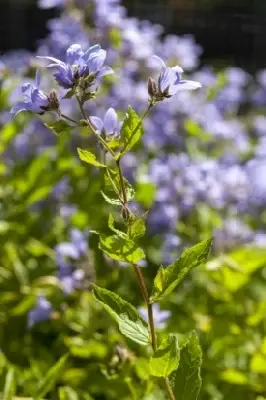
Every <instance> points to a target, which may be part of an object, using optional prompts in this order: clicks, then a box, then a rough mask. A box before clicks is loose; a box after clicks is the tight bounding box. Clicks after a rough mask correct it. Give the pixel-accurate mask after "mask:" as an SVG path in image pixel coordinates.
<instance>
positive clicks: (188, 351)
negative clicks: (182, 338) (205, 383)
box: [170, 331, 202, 400]
mask: <svg viewBox="0 0 266 400" xmlns="http://www.w3.org/2000/svg"><path fill="white" fill-rule="evenodd" d="M201 364H202V351H201V348H200V345H199V341H198V337H197V335H196V332H194V331H193V332H191V333H190V335H189V336H188V340H187V342H186V344H185V345H184V347H183V348H182V350H181V352H180V361H179V367H178V369H177V370H176V371H175V372H173V374H172V375H171V378H170V380H171V384H172V390H173V393H174V395H175V396H176V398H177V399H180V400H197V398H198V395H199V392H200V387H201V382H202V379H201V376H200V368H201Z"/></svg>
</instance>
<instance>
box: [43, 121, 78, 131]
mask: <svg viewBox="0 0 266 400" xmlns="http://www.w3.org/2000/svg"><path fill="white" fill-rule="evenodd" d="M44 125H45V126H47V128H49V129H51V130H52V131H53V132H54V133H55V134H56V135H61V134H62V133H68V132H72V130H73V128H74V127H73V126H71V125H69V124H68V123H67V122H66V121H63V120H61V119H60V120H59V121H56V122H55V123H54V124H52V125H48V124H44Z"/></svg>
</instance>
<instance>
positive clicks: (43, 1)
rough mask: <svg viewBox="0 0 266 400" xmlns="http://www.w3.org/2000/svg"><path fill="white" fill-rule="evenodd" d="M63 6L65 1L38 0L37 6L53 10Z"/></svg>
mask: <svg viewBox="0 0 266 400" xmlns="http://www.w3.org/2000/svg"><path fill="white" fill-rule="evenodd" d="M64 4H65V0H39V3H38V6H39V7H40V8H43V9H46V8H53V7H61V6H63V5H64Z"/></svg>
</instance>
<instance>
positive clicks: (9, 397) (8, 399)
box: [2, 368, 17, 400]
mask: <svg viewBox="0 0 266 400" xmlns="http://www.w3.org/2000/svg"><path fill="white" fill-rule="evenodd" d="M16 386H17V385H16V376H15V371H14V369H13V368H9V370H8V373H7V375H6V379H5V386H4V392H3V397H2V400H13V399H14V395H15V392H16Z"/></svg>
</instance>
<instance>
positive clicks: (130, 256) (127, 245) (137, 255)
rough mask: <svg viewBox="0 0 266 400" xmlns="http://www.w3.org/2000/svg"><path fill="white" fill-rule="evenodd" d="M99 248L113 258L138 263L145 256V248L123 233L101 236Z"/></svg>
mask: <svg viewBox="0 0 266 400" xmlns="http://www.w3.org/2000/svg"><path fill="white" fill-rule="evenodd" d="M99 248H100V249H101V250H102V251H103V252H104V253H105V254H107V255H108V256H109V257H111V258H112V259H113V260H117V261H125V262H128V263H132V264H137V263H138V262H139V261H140V260H142V259H143V258H145V254H144V253H143V250H142V249H141V248H140V247H138V246H137V244H136V243H135V242H133V241H132V240H131V239H129V238H127V237H121V235H111V236H105V235H101V236H100V242H99Z"/></svg>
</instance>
